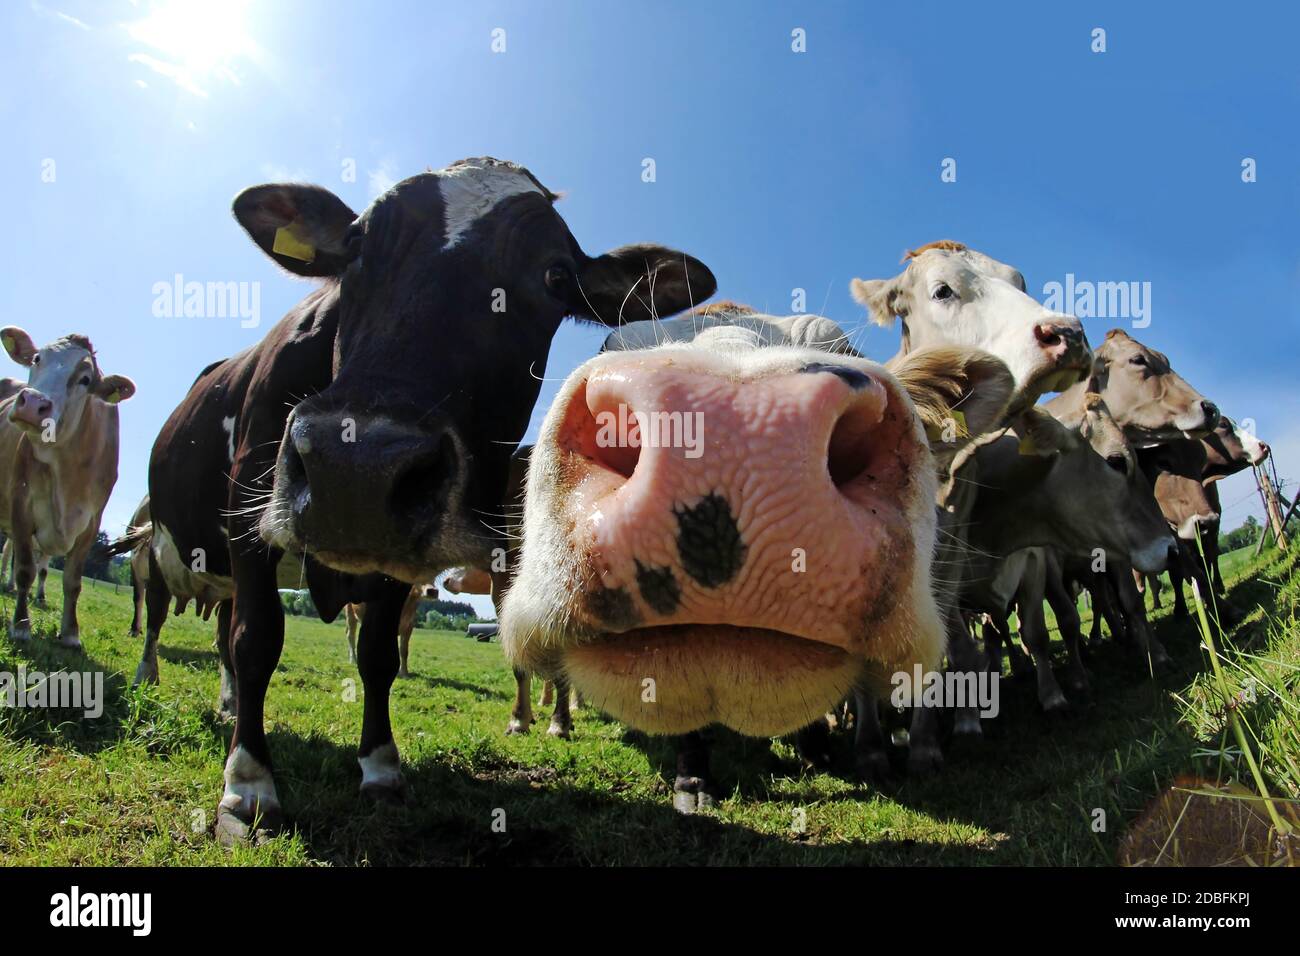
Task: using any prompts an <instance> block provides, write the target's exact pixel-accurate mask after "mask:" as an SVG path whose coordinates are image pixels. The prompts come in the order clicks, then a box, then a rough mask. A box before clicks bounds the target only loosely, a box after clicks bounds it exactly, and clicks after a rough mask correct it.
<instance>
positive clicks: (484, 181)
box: [438, 165, 542, 249]
mask: <svg viewBox="0 0 1300 956" xmlns="http://www.w3.org/2000/svg"><path fill="white" fill-rule="evenodd" d="M438 181H439V186H440V188H441V189H442V200H443V204H444V210H445V218H446V231H447V238H446V245H445V246H444V248H447V249H451V248H454V247H455V246H456V244H457V243H458V242H460V240H461V237H462V236H463V235H464V234H465V233H466V232H468V231H469V230H470V228H471V227H472V226H473V225H474V223H476V222H477V221H478V220H479V219H480V218H481V217H483V216H486V215H487V214H488V213H490V212H491V211H492V210H493V208H495V206H496V204H497V203H499V202H501V201H502V200H503V199H509V198H510V197H511V196H518V195H522V194H523V193H530V192H531V193H537V194H539V195H542V191H541V190H540V189H538V188H537V184H536V183H535V182H533V181H532V180H531V179H529V178H528V176H526V175H525V174H524V173H523V172H522V171H521V170H518V169H511V168H510V167H508V166H473V165H463V166H450V167H448V168H447V169H444V170H441V171H440V172H439V173H438Z"/></svg>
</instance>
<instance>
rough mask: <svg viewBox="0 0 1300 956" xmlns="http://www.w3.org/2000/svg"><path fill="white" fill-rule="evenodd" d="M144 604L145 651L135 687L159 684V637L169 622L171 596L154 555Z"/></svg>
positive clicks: (136, 673) (137, 671) (138, 669)
mask: <svg viewBox="0 0 1300 956" xmlns="http://www.w3.org/2000/svg"><path fill="white" fill-rule="evenodd" d="M144 603H145V622H144V649H143V650H142V652H141V654H140V665H139V666H138V667H137V668H136V669H135V680H134V681H133V682H132V686H133V687H138V686H139V685H141V684H156V683H158V635H159V634H161V633H162V627H163V624H164V623H165V622H166V621H167V605H168V604H170V603H171V594H170V592H168V590H167V584H166V583H165V582H164V581H163V576H162V572H161V571H160V570H159V568H158V561H157V559H155V558H154V556H153V555H152V554H150V555H149V581H148V583H147V584H146V585H145V595H144Z"/></svg>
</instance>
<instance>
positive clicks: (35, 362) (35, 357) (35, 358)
mask: <svg viewBox="0 0 1300 956" xmlns="http://www.w3.org/2000/svg"><path fill="white" fill-rule="evenodd" d="M32 364H33V365H40V364H41V353H40V352H37V353H36V354H35V355H33V356H32Z"/></svg>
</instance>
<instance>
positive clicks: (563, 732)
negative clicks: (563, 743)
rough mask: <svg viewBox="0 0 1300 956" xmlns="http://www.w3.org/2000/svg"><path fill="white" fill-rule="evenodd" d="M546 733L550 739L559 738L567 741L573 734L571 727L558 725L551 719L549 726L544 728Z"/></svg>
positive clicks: (569, 725)
mask: <svg viewBox="0 0 1300 956" xmlns="http://www.w3.org/2000/svg"><path fill="white" fill-rule="evenodd" d="M546 733H547V735H548V736H551V737H559V738H560V739H561V740H568V739H569V737H570V736H571V735H572V733H573V725H572V724H564V723H560V722H558V721H556V720H554V719H552V720H551V726H549V727H547V728H546Z"/></svg>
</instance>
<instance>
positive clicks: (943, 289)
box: [930, 282, 957, 302]
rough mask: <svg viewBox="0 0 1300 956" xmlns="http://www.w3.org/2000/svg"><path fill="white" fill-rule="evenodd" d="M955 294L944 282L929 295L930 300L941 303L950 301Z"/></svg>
mask: <svg viewBox="0 0 1300 956" xmlns="http://www.w3.org/2000/svg"><path fill="white" fill-rule="evenodd" d="M956 294H957V293H955V292H953V291H952V286H950V285H948V284H947V283H946V282H945V283H941V284H940V285H939V288H937V289H935V290H934V292H932V293H931V294H930V298H932V299H934V300H935V301H936V302H942V301H943V300H945V299H951V298H952V297H953V296H955V295H956Z"/></svg>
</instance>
